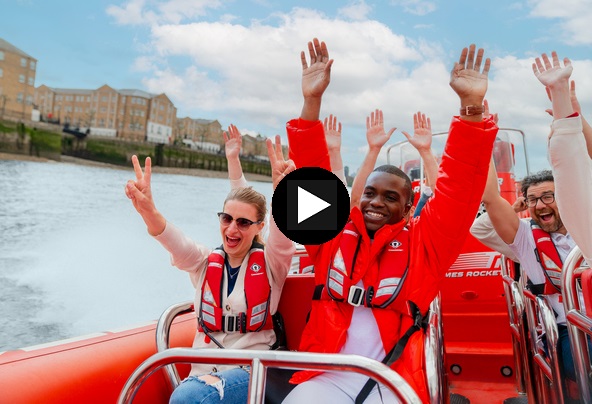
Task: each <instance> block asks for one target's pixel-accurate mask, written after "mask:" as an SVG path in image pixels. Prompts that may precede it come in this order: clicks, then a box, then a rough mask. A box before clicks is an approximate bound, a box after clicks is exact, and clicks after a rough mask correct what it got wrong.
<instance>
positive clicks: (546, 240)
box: [530, 220, 563, 295]
mask: <svg viewBox="0 0 592 404" xmlns="http://www.w3.org/2000/svg"><path fill="white" fill-rule="evenodd" d="M530 228H531V230H532V236H533V237H534V243H535V245H536V248H535V250H534V252H535V255H536V257H537V260H538V261H539V264H541V267H542V268H543V272H544V274H545V283H544V287H543V288H542V291H541V289H540V287H539V288H538V292H539V293H543V294H545V295H549V294H554V293H561V270H562V268H563V262H561V257H560V256H559V252H557V248H556V247H555V244H554V243H553V239H552V238H551V235H550V234H549V233H547V232H546V231H544V230H543V229H541V227H540V226H539V225H537V224H536V223H535V222H534V220H531V221H530ZM534 286H535V290H533V293H535V294H536V293H537V288H536V286H537V285H534Z"/></svg>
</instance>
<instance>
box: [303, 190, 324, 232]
mask: <svg viewBox="0 0 592 404" xmlns="http://www.w3.org/2000/svg"><path fill="white" fill-rule="evenodd" d="M329 206H331V204H330V203H327V202H326V201H324V200H322V199H321V198H319V197H318V196H316V195H313V194H311V193H310V192H308V191H307V190H306V189H302V188H300V187H298V224H300V223H301V222H302V221H304V220H306V219H308V218H309V217H311V216H314V215H316V214H317V213H319V212H320V211H322V210H325V209H327V208H328V207H329Z"/></svg>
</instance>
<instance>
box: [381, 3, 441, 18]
mask: <svg viewBox="0 0 592 404" xmlns="http://www.w3.org/2000/svg"><path fill="white" fill-rule="evenodd" d="M391 4H393V5H398V6H401V7H403V10H405V11H406V12H408V13H410V14H416V15H426V14H429V13H431V12H434V11H436V8H437V7H436V3H435V2H433V1H425V0H391Z"/></svg>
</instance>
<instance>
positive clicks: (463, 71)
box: [450, 45, 491, 122]
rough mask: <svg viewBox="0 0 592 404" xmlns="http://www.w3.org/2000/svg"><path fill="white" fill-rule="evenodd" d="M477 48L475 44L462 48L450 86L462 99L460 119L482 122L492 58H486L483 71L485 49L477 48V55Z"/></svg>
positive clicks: (451, 75)
mask: <svg viewBox="0 0 592 404" xmlns="http://www.w3.org/2000/svg"><path fill="white" fill-rule="evenodd" d="M475 48H476V47H475V45H471V46H469V47H468V48H464V49H463V50H462V52H461V54H460V59H459V61H458V62H457V63H455V64H454V67H453V68H452V72H451V73H450V87H452V89H453V90H454V91H455V92H456V94H457V95H458V97H459V99H460V119H462V120H465V121H471V122H481V121H482V120H483V100H484V99H485V93H487V84H488V78H487V75H488V73H489V68H490V66H491V60H490V59H489V58H487V59H485V63H484V64H483V70H482V71H481V63H483V53H484V51H483V49H479V50H477V55H476V56H475Z"/></svg>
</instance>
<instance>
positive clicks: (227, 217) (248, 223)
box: [218, 212, 263, 230]
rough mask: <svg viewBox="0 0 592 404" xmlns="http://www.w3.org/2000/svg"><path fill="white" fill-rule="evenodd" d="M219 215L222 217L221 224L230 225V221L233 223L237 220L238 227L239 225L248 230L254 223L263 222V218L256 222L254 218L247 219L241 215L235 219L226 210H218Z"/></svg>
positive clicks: (240, 228) (240, 227)
mask: <svg viewBox="0 0 592 404" xmlns="http://www.w3.org/2000/svg"><path fill="white" fill-rule="evenodd" d="M218 217H219V218H220V224H223V225H224V226H230V223H232V221H233V220H235V221H236V227H238V229H239V230H248V229H249V227H251V226H252V225H254V224H259V223H261V222H263V220H257V221H256V222H254V221H252V220H249V219H245V218H244V217H239V218H238V219H235V218H233V217H232V216H230V215H229V214H228V213H224V212H218Z"/></svg>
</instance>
